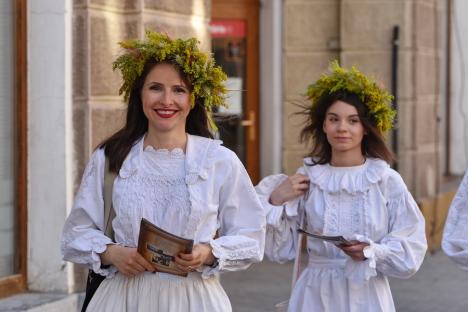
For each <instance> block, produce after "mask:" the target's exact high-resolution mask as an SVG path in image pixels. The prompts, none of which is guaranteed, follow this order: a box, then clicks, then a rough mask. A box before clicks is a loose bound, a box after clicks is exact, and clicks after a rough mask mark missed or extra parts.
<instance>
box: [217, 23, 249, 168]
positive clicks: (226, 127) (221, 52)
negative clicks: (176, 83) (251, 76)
mask: <svg viewBox="0 0 468 312" xmlns="http://www.w3.org/2000/svg"><path fill="white" fill-rule="evenodd" d="M245 29H246V25H245V21H243V20H213V21H212V22H211V23H210V32H211V38H212V41H211V48H212V50H213V54H214V58H215V60H216V64H218V65H219V66H221V67H222V68H223V70H224V71H225V72H226V74H227V75H228V81H227V89H228V90H230V91H229V94H228V98H227V101H228V104H229V109H225V108H221V109H220V110H219V111H218V112H217V113H216V114H215V116H216V117H217V118H216V119H217V122H216V124H217V126H218V129H219V139H220V140H222V141H223V142H224V146H226V147H227V148H229V149H231V150H233V151H234V152H235V153H236V154H237V156H238V157H239V158H240V160H241V161H242V162H243V163H244V165H245V153H246V151H245V143H244V142H245V140H244V135H245V128H244V127H243V126H242V119H245V116H244V112H245V111H246V110H245V98H246V97H245V92H243V90H244V89H245V86H246V84H245V82H246V71H245V63H246V62H245V59H246V53H245V51H246V32H245Z"/></svg>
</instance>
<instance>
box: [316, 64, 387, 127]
mask: <svg viewBox="0 0 468 312" xmlns="http://www.w3.org/2000/svg"><path fill="white" fill-rule="evenodd" d="M330 70H331V73H330V74H329V75H326V74H323V75H322V76H321V77H320V79H318V80H317V81H316V82H315V83H313V84H311V85H309V86H308V87H307V97H308V99H309V100H310V101H311V102H312V108H313V107H314V105H315V103H316V102H317V100H318V99H320V98H321V97H322V96H324V95H326V94H330V93H333V92H336V91H340V90H345V91H348V92H350V93H354V94H356V95H357V96H359V98H360V99H361V101H362V102H363V103H364V105H365V106H366V107H367V109H368V110H369V114H370V115H371V117H372V118H373V119H374V120H375V126H376V128H377V129H378V130H379V131H380V132H381V133H382V134H384V133H385V132H387V131H388V130H390V129H391V128H392V127H393V120H394V118H395V115H396V111H395V110H394V109H393V108H392V106H391V102H392V100H393V96H392V95H390V94H389V93H388V92H387V91H385V90H384V89H383V88H380V87H379V86H378V85H377V84H376V83H375V82H374V81H373V80H372V79H370V78H368V77H366V76H365V75H364V74H363V73H361V72H360V71H359V70H357V69H356V67H354V66H353V67H351V69H350V70H349V71H346V70H345V69H344V68H342V67H340V65H339V64H338V62H337V61H336V60H335V61H332V62H331V63H330Z"/></svg>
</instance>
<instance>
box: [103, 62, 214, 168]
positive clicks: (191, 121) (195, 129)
mask: <svg viewBox="0 0 468 312" xmlns="http://www.w3.org/2000/svg"><path fill="white" fill-rule="evenodd" d="M165 63H168V64H171V65H173V66H174V68H175V69H176V70H177V71H178V72H179V74H180V76H181V77H182V80H183V81H184V82H185V83H186V84H187V86H189V88H190V91H192V90H191V88H192V85H191V83H190V80H189V78H188V77H187V75H185V74H184V73H183V71H182V70H181V69H180V68H179V67H178V65H177V64H174V63H172V62H165ZM158 64H162V63H157V62H153V61H149V62H147V63H146V64H145V67H144V69H143V71H142V73H141V75H140V76H139V77H138V78H137V79H136V80H135V83H134V84H133V88H132V90H131V92H130V96H129V99H128V108H127V117H126V122H125V125H124V126H123V127H122V128H121V129H120V130H118V131H117V132H116V133H114V134H113V135H111V136H110V137H109V138H107V139H105V140H104V141H103V142H101V143H100V144H99V146H98V148H103V149H104V153H105V155H106V156H107V157H109V169H110V171H112V172H115V173H118V172H119V170H120V168H121V167H122V164H123V162H124V160H125V158H126V157H127V155H128V153H129V152H130V150H131V149H132V147H133V146H134V145H135V143H136V142H138V140H139V139H140V138H141V137H142V136H143V135H144V134H145V133H146V132H147V131H148V119H147V118H146V116H145V114H144V112H143V103H142V101H141V90H142V88H143V85H144V83H145V80H146V76H147V75H148V74H149V72H150V71H151V70H152V69H153V68H154V67H155V66H156V65H158ZM185 131H186V132H187V133H189V134H193V135H198V136H202V137H206V138H213V134H212V133H211V131H210V127H209V124H208V117H207V112H206V110H205V107H204V106H203V104H202V103H201V101H200V100H199V99H197V98H195V105H194V107H193V108H192V109H191V110H190V112H189V114H188V116H187V120H186V123H185Z"/></svg>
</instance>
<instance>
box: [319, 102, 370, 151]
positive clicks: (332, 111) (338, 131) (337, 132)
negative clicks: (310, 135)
mask: <svg viewBox="0 0 468 312" xmlns="http://www.w3.org/2000/svg"><path fill="white" fill-rule="evenodd" d="M323 132H325V134H326V136H327V140H328V143H330V146H331V149H332V154H334V153H351V154H353V155H355V156H360V155H362V151H361V143H362V139H363V137H364V135H365V134H366V132H365V129H364V126H363V125H362V122H361V119H360V118H359V115H358V111H357V109H356V107H354V106H353V105H350V104H348V103H346V102H343V101H336V102H335V103H333V104H332V105H331V106H330V107H329V108H328V110H327V113H326V115H325V121H324V122H323Z"/></svg>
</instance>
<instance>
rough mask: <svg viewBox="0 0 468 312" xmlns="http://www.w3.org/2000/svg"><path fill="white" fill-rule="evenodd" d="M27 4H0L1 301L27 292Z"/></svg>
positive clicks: (0, 2) (19, 1)
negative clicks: (25, 290) (2, 298)
mask: <svg viewBox="0 0 468 312" xmlns="http://www.w3.org/2000/svg"><path fill="white" fill-rule="evenodd" d="M26 1H27V0H16V1H13V0H10V1H0V146H1V148H0V246H2V247H1V248H0V297H5V296H8V295H11V294H14V293H18V292H21V291H23V290H24V289H25V288H26V260H27V257H26V124H27V119H26V81H27V76H26V55H27V54H26Z"/></svg>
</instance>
